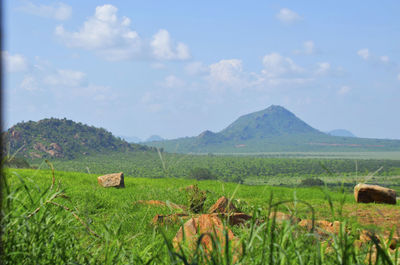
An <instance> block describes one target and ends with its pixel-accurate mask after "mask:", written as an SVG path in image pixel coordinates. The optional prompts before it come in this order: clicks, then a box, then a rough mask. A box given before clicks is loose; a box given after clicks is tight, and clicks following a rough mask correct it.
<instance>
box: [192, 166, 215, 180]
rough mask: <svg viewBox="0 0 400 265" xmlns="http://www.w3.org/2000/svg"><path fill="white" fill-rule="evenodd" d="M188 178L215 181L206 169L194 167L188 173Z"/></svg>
mask: <svg viewBox="0 0 400 265" xmlns="http://www.w3.org/2000/svg"><path fill="white" fill-rule="evenodd" d="M190 178H192V179H197V180H207V179H217V178H216V177H215V176H214V175H213V174H212V173H211V171H210V170H209V169H208V168H202V167H196V168H193V169H192V170H191V171H190Z"/></svg>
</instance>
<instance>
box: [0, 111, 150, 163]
mask: <svg viewBox="0 0 400 265" xmlns="http://www.w3.org/2000/svg"><path fill="white" fill-rule="evenodd" d="M3 139H4V143H5V144H4V149H3V152H7V153H10V154H11V155H12V154H14V153H16V152H18V153H17V155H18V156H22V157H25V158H27V159H43V158H65V159H72V158H76V157H77V156H80V155H91V154H95V153H105V152H114V151H116V152H130V151H137V150H152V148H150V147H147V146H143V145H138V144H130V143H128V142H126V141H124V140H122V139H120V138H117V137H115V136H113V135H112V134H111V133H110V132H108V131H106V130H105V129H102V128H96V127H94V126H88V125H85V124H82V123H77V122H74V121H72V120H67V119H55V118H51V119H44V120H40V121H38V122H34V121H28V122H21V123H18V124H16V125H14V126H13V127H11V128H10V129H8V130H7V132H5V133H3Z"/></svg>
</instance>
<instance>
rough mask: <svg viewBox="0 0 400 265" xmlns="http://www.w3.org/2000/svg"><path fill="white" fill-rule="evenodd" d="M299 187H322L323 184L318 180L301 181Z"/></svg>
mask: <svg viewBox="0 0 400 265" xmlns="http://www.w3.org/2000/svg"><path fill="white" fill-rule="evenodd" d="M300 185H301V186H324V185H325V182H324V181H323V180H321V179H319V178H307V179H303V180H302V181H301V183H300Z"/></svg>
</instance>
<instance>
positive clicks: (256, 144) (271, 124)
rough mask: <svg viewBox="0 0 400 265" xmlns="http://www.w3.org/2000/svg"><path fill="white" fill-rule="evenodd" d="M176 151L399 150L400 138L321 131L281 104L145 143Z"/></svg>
mask: <svg viewBox="0 0 400 265" xmlns="http://www.w3.org/2000/svg"><path fill="white" fill-rule="evenodd" d="M146 144H148V145H149V146H155V147H159V148H164V149H165V150H166V151H168V152H173V153H176V152H178V153H191V152H192V153H228V154H229V153H231V154H232V153H253V154H254V153H258V152H365V151H371V152H372V151H374V152H382V151H400V140H381V139H363V138H356V137H338V136H331V135H329V134H325V133H322V132H320V131H318V130H316V129H314V128H312V127H311V126H309V125H308V124H306V123H305V122H304V121H302V120H300V119H299V118H297V117H296V116H295V115H294V114H293V113H291V112H290V111H288V110H286V109H285V108H283V107H280V106H271V107H269V108H267V109H265V110H262V111H258V112H254V113H250V114H247V115H244V116H242V117H240V118H238V119H237V120H236V121H235V122H233V123H232V124H231V125H229V126H228V127H227V128H225V129H224V130H222V131H220V132H218V133H213V132H211V131H204V132H203V133H201V134H200V135H199V136H197V137H185V138H179V139H175V140H165V141H157V142H148V143H146Z"/></svg>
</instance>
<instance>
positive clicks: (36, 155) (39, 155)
mask: <svg viewBox="0 0 400 265" xmlns="http://www.w3.org/2000/svg"><path fill="white" fill-rule="evenodd" d="M29 155H30V156H31V157H33V158H42V155H41V154H38V153H35V152H31V153H29Z"/></svg>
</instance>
